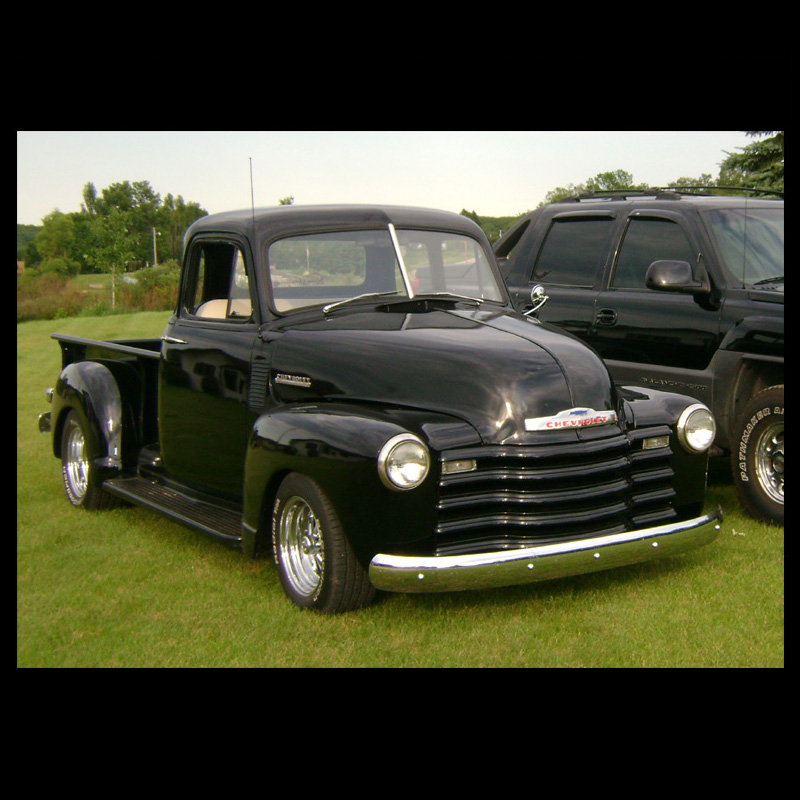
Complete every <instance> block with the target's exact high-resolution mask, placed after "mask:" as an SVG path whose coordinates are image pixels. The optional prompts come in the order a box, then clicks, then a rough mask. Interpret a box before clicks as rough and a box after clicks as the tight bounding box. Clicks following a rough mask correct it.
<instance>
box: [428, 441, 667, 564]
mask: <svg viewBox="0 0 800 800" xmlns="http://www.w3.org/2000/svg"><path fill="white" fill-rule="evenodd" d="M668 434H669V429H667V428H663V429H661V428H659V429H656V430H654V431H653V430H650V431H647V435H648V436H658V435H668ZM641 438H643V436H642V435H641V434H636V435H635V436H633V437H631V436H628V435H624V434H616V435H613V436H610V437H608V438H604V439H599V440H594V441H590V442H566V443H560V444H547V445H543V446H523V447H481V448H471V449H468V450H457V451H455V450H454V451H449V452H446V453H443V454H442V459H443V460H444V461H451V460H460V461H471V460H473V459H474V462H475V469H473V470H471V471H468V472H457V473H454V474H445V473H444V472H443V474H442V476H441V479H440V486H439V504H438V514H439V518H438V526H437V537H436V540H437V550H436V552H437V554H439V555H456V554H460V553H479V552H485V551H491V550H502V549H514V548H519V547H525V546H530V545H532V544H541V543H545V542H557V541H561V540H564V539H575V538H589V537H592V536H599V535H605V534H609V533H619V532H622V531H627V530H635V529H636V528H641V527H650V526H652V525H659V524H663V523H666V522H669V521H671V520H674V519H675V518H676V514H675V511H674V509H673V507H672V505H671V501H672V498H673V497H674V496H675V492H674V490H673V488H672V478H673V471H672V468H671V466H670V456H671V451H670V449H669V448H667V447H660V448H657V449H654V450H643V449H642V445H641Z"/></svg>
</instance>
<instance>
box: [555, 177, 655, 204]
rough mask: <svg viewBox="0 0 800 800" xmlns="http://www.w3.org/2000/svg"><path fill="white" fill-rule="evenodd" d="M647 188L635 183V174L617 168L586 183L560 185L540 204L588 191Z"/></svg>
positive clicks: (645, 185)
mask: <svg viewBox="0 0 800 800" xmlns="http://www.w3.org/2000/svg"><path fill="white" fill-rule="evenodd" d="M646 188H647V184H635V183H634V182H633V175H631V174H630V172H626V171H625V170H624V169H617V170H613V171H611V172H599V173H598V174H597V175H595V176H594V177H593V178H589V179H588V180H587V181H586V182H585V183H579V184H578V185H577V186H576V185H574V184H572V183H570V184H568V185H567V186H566V187H563V186H559V187H557V188H556V189H552V190H551V191H549V192H548V193H547V194H546V195H545V198H544V200H543V201H542V202H541V203H539V205H540V206H545V205H548V204H550V203H556V202H558V201H559V200H563V199H564V198H566V197H575V196H577V195H580V194H585V193H587V192H607V191H617V190H621V189H633V190H636V191H638V190H641V189H646Z"/></svg>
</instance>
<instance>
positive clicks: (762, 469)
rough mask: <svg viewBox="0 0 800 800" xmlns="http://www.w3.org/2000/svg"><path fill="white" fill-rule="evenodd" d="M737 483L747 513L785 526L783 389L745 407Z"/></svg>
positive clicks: (734, 462) (738, 433)
mask: <svg viewBox="0 0 800 800" xmlns="http://www.w3.org/2000/svg"><path fill="white" fill-rule="evenodd" d="M734 434H735V436H734V439H733V442H734V446H733V451H732V453H731V469H732V472H733V482H734V484H735V486H736V491H737V492H738V494H739V499H740V500H741V502H742V505H743V506H744V507H745V509H746V510H747V512H748V513H749V514H750V515H751V516H753V517H755V518H756V519H761V520H765V521H767V522H774V523H776V524H778V525H783V519H784V517H783V491H784V490H783V476H784V443H783V386H770V388H769V389H764V390H763V391H761V392H759V393H758V394H757V395H756V396H755V397H753V398H752V400H750V402H749V403H748V404H747V405H746V406H745V408H744V411H743V412H742V415H741V417H740V418H739V422H738V424H737V426H736V428H735V430H734Z"/></svg>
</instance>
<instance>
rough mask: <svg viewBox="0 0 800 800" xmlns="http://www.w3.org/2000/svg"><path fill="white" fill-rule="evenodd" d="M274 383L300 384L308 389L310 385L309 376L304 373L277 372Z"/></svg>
mask: <svg viewBox="0 0 800 800" xmlns="http://www.w3.org/2000/svg"><path fill="white" fill-rule="evenodd" d="M275 383H283V384H285V385H286V386H302V387H303V388H305V389H308V388H310V387H311V378H308V377H306V376H305V375H287V374H286V373H285V372H279V373H277V374H276V375H275Z"/></svg>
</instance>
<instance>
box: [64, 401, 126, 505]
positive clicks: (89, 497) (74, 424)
mask: <svg viewBox="0 0 800 800" xmlns="http://www.w3.org/2000/svg"><path fill="white" fill-rule="evenodd" d="M90 458H91V453H90V452H89V445H88V442H87V438H86V431H85V430H84V427H83V423H82V422H81V419H80V417H79V416H78V414H77V413H76V412H75V411H70V412H69V413H68V414H67V418H66V419H65V420H64V427H63V429H62V431H61V476H62V478H63V481H64V491H65V492H66V495H67V499H68V500H69V502H70V503H72V505H73V506H76V507H78V508H85V509H86V510H87V511H101V510H107V509H110V508H117V507H118V506H121V505H122V504H123V503H122V501H121V500H119V499H117V498H116V497H114V496H113V495H110V494H108V493H107V492H104V491H103V489H102V488H101V487H100V486H97V485H96V483H97V480H96V476H95V469H96V468H95V466H94V465H93V464H92V463H91V461H90Z"/></svg>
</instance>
